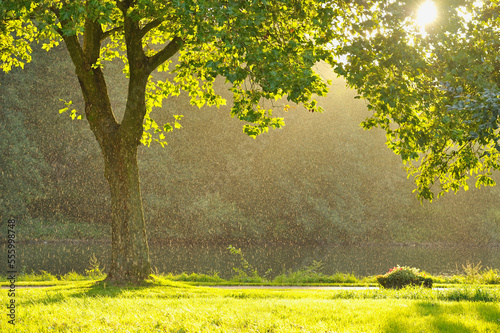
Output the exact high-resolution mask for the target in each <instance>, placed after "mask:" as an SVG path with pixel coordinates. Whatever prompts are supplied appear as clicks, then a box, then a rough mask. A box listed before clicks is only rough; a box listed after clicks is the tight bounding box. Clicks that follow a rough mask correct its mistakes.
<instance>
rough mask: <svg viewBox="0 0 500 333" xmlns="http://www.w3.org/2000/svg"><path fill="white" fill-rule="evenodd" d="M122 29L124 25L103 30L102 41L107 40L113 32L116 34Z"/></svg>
mask: <svg viewBox="0 0 500 333" xmlns="http://www.w3.org/2000/svg"><path fill="white" fill-rule="evenodd" d="M120 30H123V26H119V27H115V28H113V29H110V30H108V31H106V32H103V33H102V36H101V42H102V41H103V40H105V39H106V38H108V37H109V36H111V35H112V34H114V33H115V32H118V31H120Z"/></svg>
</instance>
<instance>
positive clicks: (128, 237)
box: [103, 136, 151, 282]
mask: <svg viewBox="0 0 500 333" xmlns="http://www.w3.org/2000/svg"><path fill="white" fill-rule="evenodd" d="M103 155H104V160H105V175H106V179H107V181H108V184H109V188H110V191H111V224H112V250H111V251H112V252H111V267H110V271H109V273H108V280H111V281H116V282H140V281H143V280H144V279H146V278H148V276H149V274H151V264H150V261H149V248H148V243H147V236H146V225H145V221H144V214H143V208H142V199H141V191H140V182H139V169H138V165H137V145H131V144H128V143H127V142H126V140H122V139H121V138H120V136H118V137H117V138H116V139H114V140H112V143H111V144H108V145H106V148H105V149H104V150H103Z"/></svg>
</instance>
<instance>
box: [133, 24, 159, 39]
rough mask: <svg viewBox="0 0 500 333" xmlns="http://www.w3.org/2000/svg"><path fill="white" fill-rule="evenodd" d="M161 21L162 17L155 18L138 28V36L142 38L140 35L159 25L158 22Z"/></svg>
mask: <svg viewBox="0 0 500 333" xmlns="http://www.w3.org/2000/svg"><path fill="white" fill-rule="evenodd" d="M162 22H163V20H162V19H156V20H153V21H151V22H149V23H148V24H146V25H145V26H144V27H143V28H142V29H141V30H140V33H139V35H138V37H139V38H141V39H142V37H144V36H145V35H146V34H147V33H148V32H149V31H150V30H152V29H154V28H156V27H157V26H159V25H160V24H162Z"/></svg>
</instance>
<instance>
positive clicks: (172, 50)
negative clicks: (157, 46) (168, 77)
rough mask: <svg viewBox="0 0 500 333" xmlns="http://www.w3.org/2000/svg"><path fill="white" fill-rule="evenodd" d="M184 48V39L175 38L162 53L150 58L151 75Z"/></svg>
mask: <svg viewBox="0 0 500 333" xmlns="http://www.w3.org/2000/svg"><path fill="white" fill-rule="evenodd" d="M181 47H182V38H180V37H175V38H174V39H172V40H171V41H170V43H168V44H167V45H166V46H165V47H164V48H163V49H162V50H161V51H159V52H158V53H156V54H155V55H154V56H152V57H150V58H148V70H149V72H150V73H151V72H152V71H154V70H155V69H156V67H158V66H160V65H161V64H163V63H164V62H165V61H167V60H168V59H170V58H171V57H172V56H173V55H174V54H176V53H177V51H179V50H180V48H181Z"/></svg>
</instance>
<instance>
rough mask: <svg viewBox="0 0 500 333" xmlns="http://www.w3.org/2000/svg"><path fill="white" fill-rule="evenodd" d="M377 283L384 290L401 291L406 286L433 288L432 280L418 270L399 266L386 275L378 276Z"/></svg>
mask: <svg viewBox="0 0 500 333" xmlns="http://www.w3.org/2000/svg"><path fill="white" fill-rule="evenodd" d="M377 281H378V283H380V285H381V286H382V287H384V288H391V289H401V288H404V287H406V286H424V287H427V288H432V282H433V281H432V279H431V278H427V277H425V274H422V273H420V270H419V269H418V268H414V267H407V266H403V267H400V266H399V265H398V266H396V267H393V268H391V269H390V270H389V271H388V272H387V273H385V274H384V275H378V276H377Z"/></svg>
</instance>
